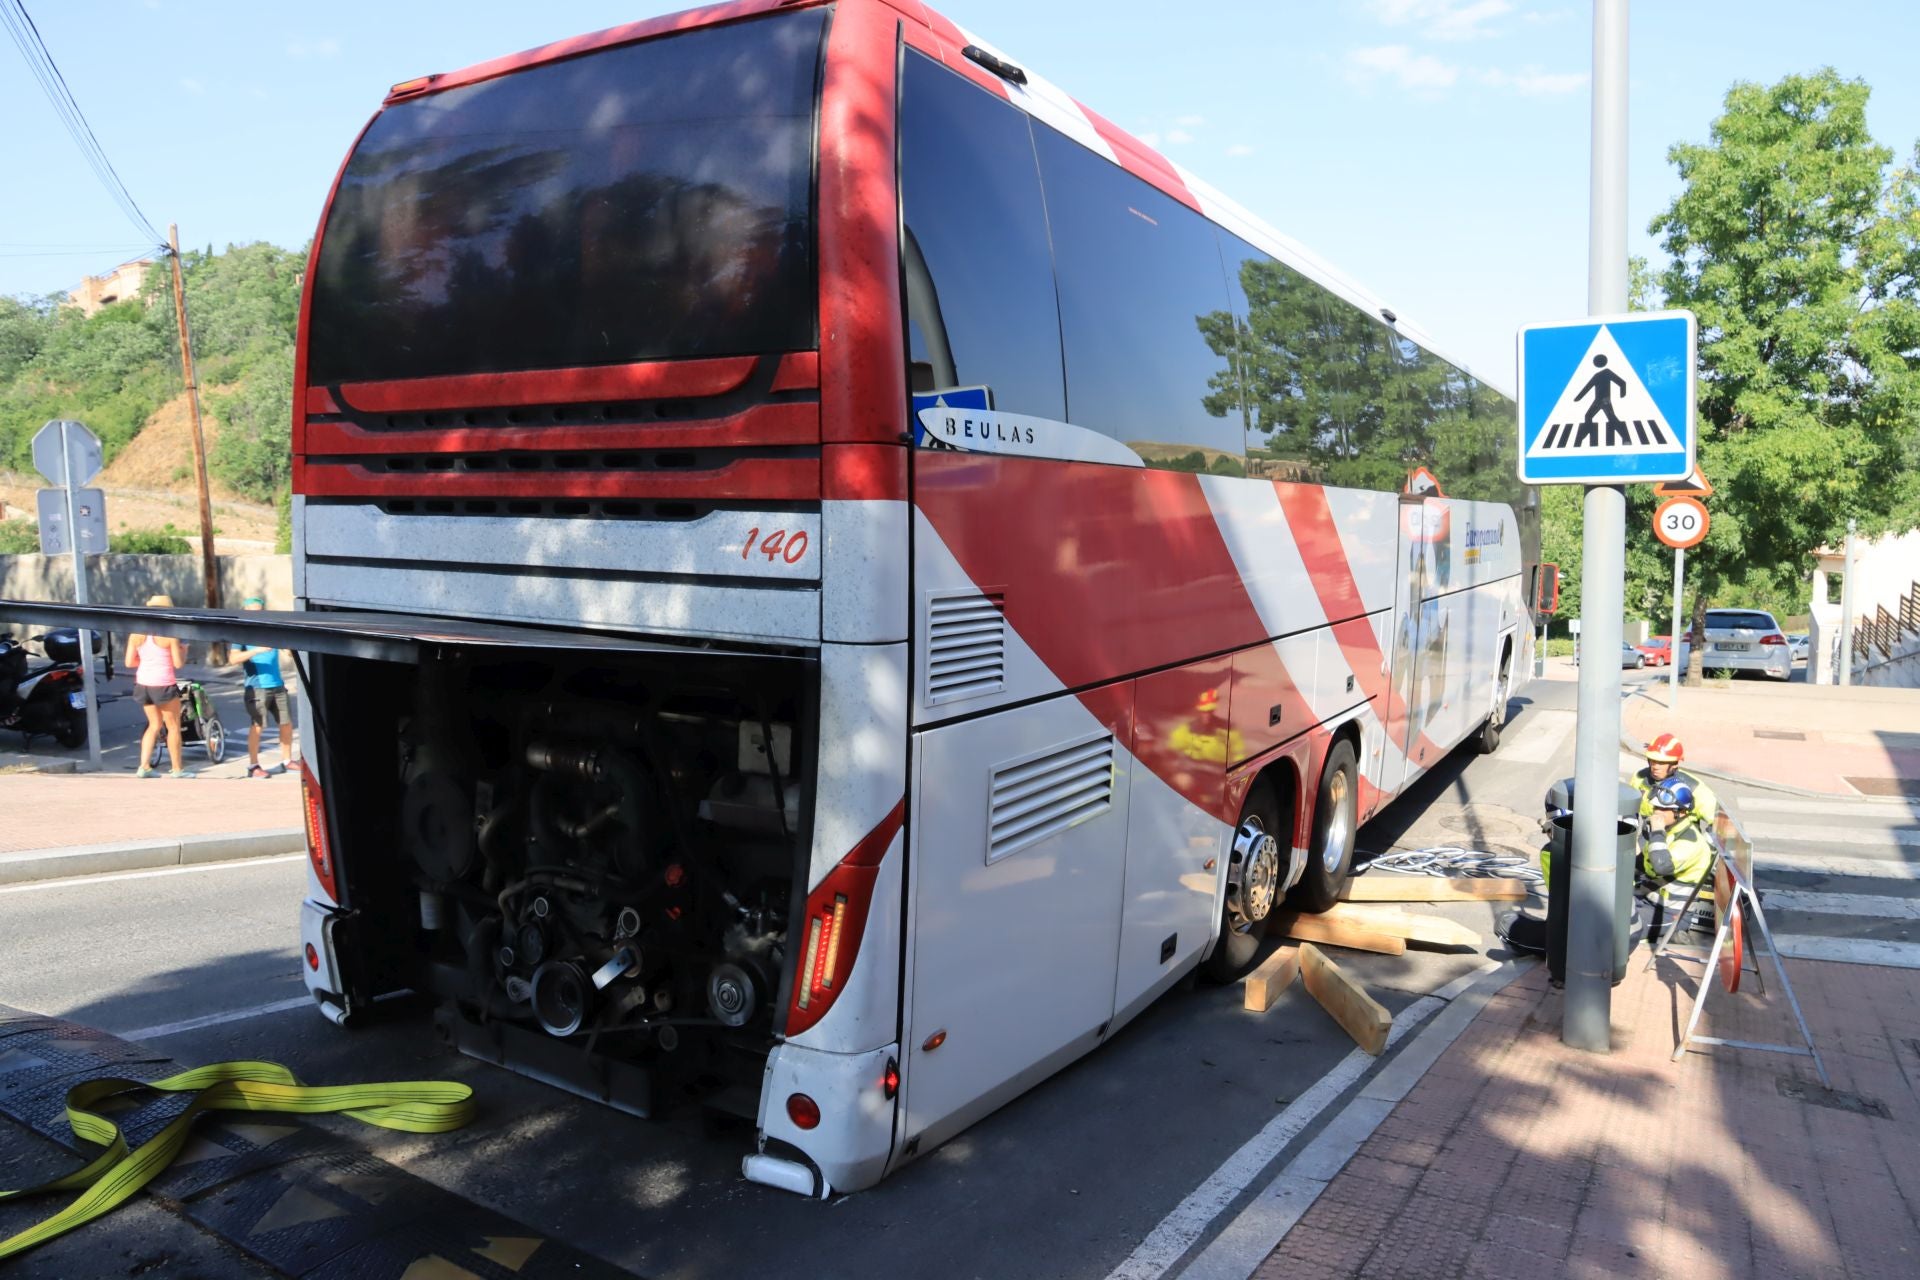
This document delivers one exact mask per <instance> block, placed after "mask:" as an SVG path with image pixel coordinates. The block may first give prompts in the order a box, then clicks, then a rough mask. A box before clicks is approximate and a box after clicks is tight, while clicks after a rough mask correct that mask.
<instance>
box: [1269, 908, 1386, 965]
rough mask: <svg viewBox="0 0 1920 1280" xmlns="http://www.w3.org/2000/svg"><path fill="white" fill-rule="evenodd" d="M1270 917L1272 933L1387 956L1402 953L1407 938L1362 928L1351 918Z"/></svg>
mask: <svg viewBox="0 0 1920 1280" xmlns="http://www.w3.org/2000/svg"><path fill="white" fill-rule="evenodd" d="M1272 919H1273V925H1272V929H1273V932H1275V933H1277V934H1279V935H1280V936H1281V937H1285V938H1293V939H1295V940H1296V941H1299V942H1324V943H1327V944H1328V945H1330V946H1335V947H1352V948H1353V949H1354V950H1355V951H1378V952H1379V953H1380V954H1382V955H1388V956H1399V955H1405V954H1406V951H1407V940H1406V939H1405V938H1402V937H1401V936H1399V935H1398V934H1394V933H1383V932H1381V931H1380V930H1378V929H1369V928H1363V927H1361V926H1359V925H1357V924H1354V923H1352V922H1351V921H1341V920H1335V919H1331V918H1329V917H1327V916H1324V915H1319V916H1316V915H1305V914H1302V913H1300V912H1297V911H1282V912H1279V913H1277V914H1276V915H1274V916H1273V917H1272Z"/></svg>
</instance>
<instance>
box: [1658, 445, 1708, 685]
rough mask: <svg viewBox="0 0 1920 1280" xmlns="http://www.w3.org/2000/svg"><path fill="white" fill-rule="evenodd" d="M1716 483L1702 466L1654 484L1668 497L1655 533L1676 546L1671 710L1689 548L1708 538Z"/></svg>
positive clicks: (1676, 681)
mask: <svg viewBox="0 0 1920 1280" xmlns="http://www.w3.org/2000/svg"><path fill="white" fill-rule="evenodd" d="M1712 493H1713V486H1712V485H1711V484H1709V483H1707V477H1706V474H1705V473H1704V472H1702V471H1701V470H1700V468H1699V467H1697V466H1696V467H1695V468H1694V469H1693V470H1692V471H1691V472H1690V473H1689V474H1688V475H1687V478H1686V479H1684V480H1680V481H1677V482H1676V481H1663V482H1662V483H1660V484H1657V485H1655V486H1653V496H1654V497H1656V498H1664V499H1666V501H1664V502H1662V503H1661V504H1660V506H1659V508H1658V509H1657V510H1655V511H1654V513H1653V534H1654V536H1655V537H1656V538H1658V539H1660V541H1662V542H1664V543H1666V544H1667V545H1668V546H1670V547H1672V548H1673V631H1672V633H1671V634H1669V635H1668V636H1667V711H1668V713H1669V714H1671V713H1673V712H1677V711H1678V710H1679V709H1680V624H1681V622H1682V621H1683V620H1684V618H1685V614H1684V613H1683V612H1682V611H1681V601H1682V599H1683V596H1684V591H1685V587H1686V570H1687V548H1689V547H1697V546H1699V545H1700V544H1701V543H1702V542H1704V541H1706V537H1707V524H1708V521H1707V508H1706V504H1705V503H1704V502H1703V501H1702V499H1704V498H1707V497H1709V496H1711V495H1712Z"/></svg>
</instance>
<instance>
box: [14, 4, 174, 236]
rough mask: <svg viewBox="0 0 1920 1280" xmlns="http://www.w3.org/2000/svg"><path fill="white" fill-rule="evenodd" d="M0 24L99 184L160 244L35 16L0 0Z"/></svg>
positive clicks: (131, 218) (25, 8) (140, 230)
mask: <svg viewBox="0 0 1920 1280" xmlns="http://www.w3.org/2000/svg"><path fill="white" fill-rule="evenodd" d="M0 22H4V23H5V24H6V28H7V34H8V35H10V36H12V37H13V43H14V44H15V45H16V46H18V48H19V50H20V56H21V57H22V58H24V59H26V62H27V67H28V69H29V70H30V71H32V72H33V78H34V79H35V80H37V81H39V83H40V90H41V92H42V93H44V94H46V96H47V101H48V102H49V103H51V104H52V106H53V113H54V115H56V116H58V117H59V119H60V123H61V125H63V126H64V127H65V128H66V131H67V134H68V136H69V137H71V138H72V139H73V143H74V145H75V146H76V147H78V148H79V149H80V154H81V155H82V156H83V157H84V158H85V159H86V161H87V166H88V167H89V168H91V169H92V170H93V173H94V176H95V177H96V178H98V179H99V180H100V185H101V186H103V187H105V188H106V189H107V194H108V195H109V196H111V197H113V201H114V203H115V204H117V205H119V206H120V211H121V213H123V214H125V215H126V217H127V220H128V221H129V222H131V223H133V225H134V227H135V229H136V230H138V231H139V232H140V233H141V234H143V235H145V236H146V237H147V238H148V243H150V244H154V245H159V244H161V243H162V238H161V235H160V233H159V232H158V231H156V230H155V229H154V226H153V224H152V223H151V222H149V221H147V215H146V214H144V213H142V212H141V211H140V206H139V205H138V204H137V203H135V202H134V198H133V195H132V193H130V192H129V191H128V190H127V185H126V183H124V182H122V181H121V180H120V175H119V173H118V172H117V171H116V170H115V169H114V167H113V162H112V161H111V160H109V159H107V153H106V151H105V149H104V148H102V147H101V145H100V139H98V138H97V137H95V136H94V133H93V126H92V125H90V124H88V123H87V117H86V116H85V115H84V114H83V113H82V112H81V110H80V104H79V103H78V102H76V101H74V97H73V91H72V90H70V89H68V88H67V80H66V77H65V76H63V75H61V74H60V68H59V66H58V65H57V64H56V63H55V62H54V60H53V55H52V54H50V53H48V52H47V46H46V42H45V41H44V40H42V39H41V38H40V28H39V27H37V26H36V25H34V21H33V16H32V15H31V14H29V13H28V12H27V7H26V4H25V0H0Z"/></svg>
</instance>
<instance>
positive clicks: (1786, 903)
mask: <svg viewBox="0 0 1920 1280" xmlns="http://www.w3.org/2000/svg"><path fill="white" fill-rule="evenodd" d="M1764 898H1765V905H1766V908H1767V911H1768V912H1769V913H1772V912H1775V911H1809V912H1814V913H1816V914H1819V915H1829V916H1871V917H1873V918H1875V919H1879V920H1920V898H1881V897H1877V896H1875V895H1873V894H1870V893H1815V892H1813V891H1812V890H1808V889H1767V890H1765V891H1764Z"/></svg>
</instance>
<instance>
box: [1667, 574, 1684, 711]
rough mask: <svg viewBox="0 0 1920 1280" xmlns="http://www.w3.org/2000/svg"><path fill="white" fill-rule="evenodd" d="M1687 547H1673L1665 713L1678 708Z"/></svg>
mask: <svg viewBox="0 0 1920 1280" xmlns="http://www.w3.org/2000/svg"><path fill="white" fill-rule="evenodd" d="M1686 572H1687V549H1686V548H1685V547H1675V548H1674V549H1673V634H1671V635H1669V636H1668V637H1667V714H1669V715H1672V714H1673V713H1674V712H1676V711H1678V710H1679V709H1680V588H1681V584H1682V583H1684V582H1685V581H1686Z"/></svg>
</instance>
